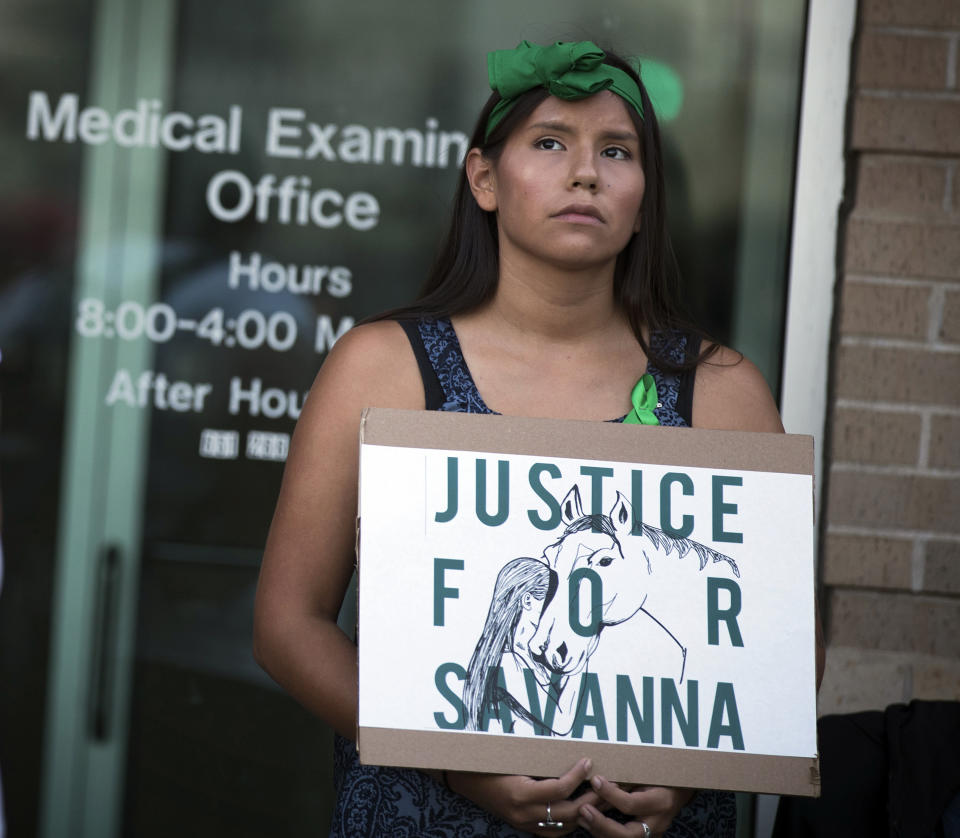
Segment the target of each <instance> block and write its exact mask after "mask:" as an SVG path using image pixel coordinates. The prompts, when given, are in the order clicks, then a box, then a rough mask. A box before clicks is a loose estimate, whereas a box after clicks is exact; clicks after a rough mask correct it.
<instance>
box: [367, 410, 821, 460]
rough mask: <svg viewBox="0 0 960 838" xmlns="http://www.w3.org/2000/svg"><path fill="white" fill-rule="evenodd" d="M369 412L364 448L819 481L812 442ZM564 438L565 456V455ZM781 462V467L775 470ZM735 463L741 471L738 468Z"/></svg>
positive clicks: (597, 424)
mask: <svg viewBox="0 0 960 838" xmlns="http://www.w3.org/2000/svg"><path fill="white" fill-rule="evenodd" d="M690 430H691V429H689V428H669V427H663V426H660V425H622V424H619V423H617V422H585V421H580V420H576V419H531V418H528V417H524V416H510V417H506V416H500V415H498V414H493V415H491V414H483V413H444V412H442V411H437V410H427V411H424V410H398V409H393V408H372V407H368V408H365V409H364V411H363V414H362V416H361V420H360V442H361V444H372V445H385V446H396V447H400V448H434V449H441V450H443V449H451V450H460V451H478V452H485V453H497V454H526V455H531V456H543V457H556V456H563V457H568V458H573V459H585V460H612V461H615V462H629V461H630V460H631V459H635V460H636V462H644V463H649V464H650V465H685V466H691V467H695V468H726V469H730V468H736V469H739V470H743V471H774V472H779V473H783V474H808V475H811V476H812V475H813V437H811V436H807V435H805V434H773V433H758V432H747V431H716V430H707V429H697V430H696V433H691V432H690ZM558 440H563V446H562V447H563V454H562V455H558V454H557V449H558ZM772 462H775V463H776V466H775V467H771V463H772ZM733 463H736V465H735V466H733V465H732V464H733Z"/></svg>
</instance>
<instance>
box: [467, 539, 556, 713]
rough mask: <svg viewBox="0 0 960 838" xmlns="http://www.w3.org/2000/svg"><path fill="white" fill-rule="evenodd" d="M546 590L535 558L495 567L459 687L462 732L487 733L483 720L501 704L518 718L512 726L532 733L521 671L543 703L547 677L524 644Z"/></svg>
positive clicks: (545, 573)
mask: <svg viewBox="0 0 960 838" xmlns="http://www.w3.org/2000/svg"><path fill="white" fill-rule="evenodd" d="M549 588H550V569H549V568H548V567H547V565H546V564H545V563H544V562H542V561H540V560H539V559H531V558H526V557H523V558H519V559H513V560H512V561H509V562H507V563H506V564H505V565H504V566H503V567H502V568H500V572H499V573H498V574H497V581H496V582H495V583H494V586H493V596H492V597H491V599H490V608H489V610H488V611H487V618H486V620H485V621H484V624H483V631H482V632H481V633H480V639H479V640H478V641H477V646H476V648H475V649H474V650H473V655H471V657H470V663H469V664H468V666H467V677H466V680H465V681H464V684H463V706H464V708H465V710H466V715H467V730H486V729H487V724H486V723H485V718H484V717H485V716H486V717H488V718H487V720H489V717H490V716H494V717H496V716H499V715H500V709H501V708H500V704H501V703H505V705H506V707H507V708H508V709H509V710H510V712H511V718H512V714H514V713H515V714H516V715H517V716H518V719H517V720H515V721H514V724H516V723H517V722H518V721H519V722H526V723H527V724H528V725H531V731H532V724H533V717H532V716H531V715H530V714H529V712H528V708H527V707H525V706H524V705H525V704H526V695H527V689H528V685H527V683H526V678H527V677H528V676H525V674H524V671H525V670H528V671H529V672H530V673H531V674H532V676H533V679H534V681H533V683H532V684H531V685H530V687H531V688H532V689H534V690H538V694H541V695H542V696H543V698H542V700H541V703H542V704H545V703H546V701H547V690H548V688H549V684H550V676H549V673H547V672H545V671H544V670H543V667H541V666H540V665H539V664H537V663H536V662H535V661H534V660H533V658H532V655H531V654H530V650H529V649H528V648H527V644H528V643H529V642H530V639H531V638H532V637H533V635H534V633H535V632H536V630H537V625H538V624H539V622H540V612H541V611H542V610H543V602H544V600H545V599H546V597H547V591H548V590H549ZM491 673H493V675H492V677H491ZM500 677H502V678H503V684H502V685H501V684H500V683H499V679H500ZM541 688H542V689H541ZM521 698H522V699H523V700H522V701H521Z"/></svg>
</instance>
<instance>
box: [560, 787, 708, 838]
mask: <svg viewBox="0 0 960 838" xmlns="http://www.w3.org/2000/svg"><path fill="white" fill-rule="evenodd" d="M590 782H591V785H592V786H593V789H594V791H595V792H596V793H597V795H598V797H599V798H600V799H601V800H602V801H604V803H606V804H609V806H610V807H611V808H613V809H616V810H618V811H620V812H622V813H623V814H625V815H629V816H630V817H631V818H632V819H633V820H631V821H630V822H629V823H619V822H618V821H615V820H613V819H612V818H608V817H607V816H606V815H604V814H603V812H601V811H600V810H599V809H598V808H597V807H596V806H595V805H593V804H590V803H586V804H584V805H582V806H581V808H580V817H579V819H578V825H579V826H582V827H583V828H584V829H587V830H589V832H590V834H591V835H596V836H599V838H646V836H647V835H648V834H649V835H662V834H663V833H664V832H666V831H667V830H668V829H669V828H670V824H671V823H673V819H674V818H675V817H676V816H677V812H679V811H680V809H681V808H682V807H684V806H685V805H686V804H687V803H689V802H690V800H691V799H692V798H693V795H694V794H696V791H695V790H694V789H680V788H667V787H664V786H636V787H634V788H632V789H629V790H628V789H624V788H621V787H620V786H618V785H617V784H616V783H611V782H610V781H609V780H605V779H604V778H603V777H594V778H593V780H591V781H590ZM643 824H646V825H647V827H649V830H650V832H649V833H647V831H646V830H644V828H643Z"/></svg>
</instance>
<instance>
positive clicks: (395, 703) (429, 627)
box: [359, 444, 817, 757]
mask: <svg viewBox="0 0 960 838" xmlns="http://www.w3.org/2000/svg"><path fill="white" fill-rule="evenodd" d="M360 516H361V552H360V563H359V568H360V601H359V621H360V633H359V639H360V652H359V654H360V707H359V723H360V727H361V728H389V729H394V730H405V731H434V732H435V731H447V732H450V731H462V732H463V733H464V735H467V736H469V735H474V736H510V737H512V738H517V737H531V738H536V739H538V740H540V741H543V739H544V737H557V738H563V739H568V740H581V741H584V742H605V743H611V744H615V743H627V744H631V745H652V746H658V747H665V748H677V749H700V750H707V751H717V752H731V753H746V754H763V755H774V756H787V757H814V756H815V755H816V753H817V743H816V697H815V686H814V684H815V672H814V669H815V661H814V654H813V642H812V641H813V637H814V624H813V621H814V605H813V591H814V580H813V562H812V556H813V525H812V522H813V509H812V478H811V477H810V476H809V475H801V474H785V473H772V472H758V471H731V470H724V469H708V468H693V467H680V466H663V465H638V464H636V463H619V462H601V461H597V460H579V459H565V458H551V457H542V456H524V455H514V454H511V455H499V454H478V453H476V452H467V451H446V450H428V449H420V448H404V447H395V446H383V445H370V444H364V445H363V446H362V447H361V477H360Z"/></svg>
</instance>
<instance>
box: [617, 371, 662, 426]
mask: <svg viewBox="0 0 960 838" xmlns="http://www.w3.org/2000/svg"><path fill="white" fill-rule="evenodd" d="M630 401H631V403H632V404H633V410H631V411H630V412H629V413H628V414H627V416H626V418H625V419H624V420H623V424H624V425H659V424H660V420H659V419H657V415H656V414H655V413H654V412H653V409H654V408H655V407H658V406H659V403H658V402H657V383H656V382H655V381H654V380H653V376H652V375H650V373H647V374H646V375H644V376H643V377H641V379H640V380H639V381H638V382H637V383H636V384H635V385H634V386H633V391H632V392H631V393H630Z"/></svg>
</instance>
